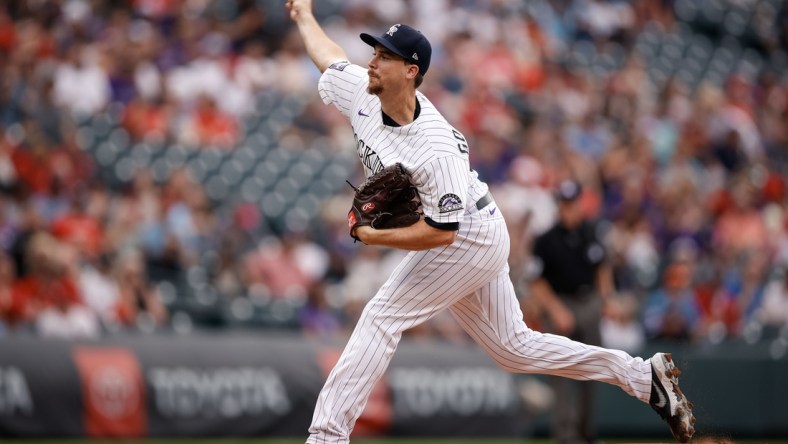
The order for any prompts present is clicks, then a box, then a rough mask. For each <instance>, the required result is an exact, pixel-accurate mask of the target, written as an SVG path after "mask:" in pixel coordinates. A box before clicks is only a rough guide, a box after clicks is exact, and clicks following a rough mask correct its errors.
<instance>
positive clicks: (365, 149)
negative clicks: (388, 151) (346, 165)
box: [353, 133, 385, 174]
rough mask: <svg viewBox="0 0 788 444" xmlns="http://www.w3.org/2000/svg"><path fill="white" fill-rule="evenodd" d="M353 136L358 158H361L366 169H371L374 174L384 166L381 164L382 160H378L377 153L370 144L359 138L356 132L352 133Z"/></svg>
mask: <svg viewBox="0 0 788 444" xmlns="http://www.w3.org/2000/svg"><path fill="white" fill-rule="evenodd" d="M353 137H355V139H356V145H358V158H359V159H361V163H362V164H363V165H364V166H365V167H366V168H367V170H368V171H371V172H372V174H375V173H377V172H379V171H380V170H382V169H383V168H385V166H383V162H381V161H380V156H378V153H376V152H375V150H373V149H372V147H371V146H369V145H367V144H366V143H364V141H363V140H361V139H359V138H358V134H355V133H354V134H353Z"/></svg>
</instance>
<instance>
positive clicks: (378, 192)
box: [347, 163, 421, 241]
mask: <svg viewBox="0 0 788 444" xmlns="http://www.w3.org/2000/svg"><path fill="white" fill-rule="evenodd" d="M348 183H350V182H348ZM350 186H351V187H353V185H352V184H351V185H350ZM353 189H354V190H355V191H356V195H355V197H354V198H353V206H352V207H350V211H348V213H347V224H348V228H350V236H351V237H352V238H353V239H355V240H357V241H358V240H360V239H359V238H358V237H357V236H356V228H358V227H360V226H365V225H367V226H370V227H372V228H376V229H386V228H400V227H409V226H411V225H413V224H415V223H416V222H418V220H419V218H421V213H420V212H419V207H420V206H421V201H420V200H419V193H418V191H416V188H415V187H414V186H413V185H412V184H411V182H410V175H409V174H408V173H407V171H405V169H404V168H403V167H402V164H399V163H396V164H394V165H391V166H389V167H386V168H384V169H382V170H381V171H379V172H377V173H375V174H374V175H372V176H371V177H369V178H368V179H367V180H366V181H365V182H364V183H363V184H361V186H359V187H358V188H356V187H353Z"/></svg>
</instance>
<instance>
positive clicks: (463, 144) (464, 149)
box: [451, 128, 468, 154]
mask: <svg viewBox="0 0 788 444" xmlns="http://www.w3.org/2000/svg"><path fill="white" fill-rule="evenodd" d="M451 132H452V134H454V138H455V139H457V140H458V142H457V148H458V149H459V150H460V152H461V153H463V154H468V142H467V141H466V140H465V137H463V135H462V134H461V133H460V132H459V131H457V130H456V129H454V128H452V129H451Z"/></svg>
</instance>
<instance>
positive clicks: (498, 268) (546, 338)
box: [307, 204, 651, 444]
mask: <svg viewBox="0 0 788 444" xmlns="http://www.w3.org/2000/svg"><path fill="white" fill-rule="evenodd" d="M495 210H496V208H495V206H494V204H493V205H490V206H488V207H486V208H484V209H482V210H481V211H475V212H473V213H472V214H466V216H465V217H464V219H463V222H462V223H461V224H460V231H459V233H458V236H457V240H456V241H455V242H454V244H452V245H450V246H447V247H441V248H434V249H432V250H426V251H414V252H411V253H409V254H408V255H407V256H406V258H405V259H403V261H402V262H401V263H400V264H399V266H398V267H397V268H396V269H395V270H394V272H393V273H392V275H391V276H390V277H389V279H388V281H386V283H385V284H384V285H383V286H382V287H381V288H380V290H379V291H378V292H377V294H376V295H375V296H374V297H373V298H372V299H371V300H370V301H369V303H368V304H367V306H366V307H365V308H364V311H363V313H362V314H361V318H360V319H359V321H358V323H357V325H356V328H355V330H354V331H353V334H352V335H351V337H350V339H349V341H348V343H347V345H346V346H345V350H344V352H343V353H342V356H341V357H340V359H339V362H338V363H337V365H336V366H335V367H334V369H333V370H332V371H331V373H330V374H329V375H328V379H327V381H326V383H325V386H324V387H323V389H322V391H321V392H320V396H319V397H318V400H317V405H316V407H315V412H314V416H313V418H312V425H311V426H310V428H309V432H310V436H309V438H308V440H307V443H313V444H317V443H347V442H349V437H350V432H351V431H352V429H353V426H354V424H355V422H356V419H357V418H358V417H359V415H361V412H362V411H363V410H364V407H365V405H366V402H367V398H368V397H369V394H370V392H371V391H372V388H373V387H374V386H375V384H376V383H377V381H378V379H380V377H381V376H382V375H383V373H384V372H385V370H386V368H387V367H388V365H389V362H390V361H391V357H392V356H393V354H394V351H395V350H396V348H397V344H398V343H399V340H400V338H401V336H402V332H403V331H405V330H407V329H409V328H411V327H414V326H416V325H418V324H420V323H422V322H425V321H426V320H428V319H430V318H431V317H432V316H434V315H435V314H437V313H439V312H440V311H442V310H444V309H447V308H448V309H449V310H451V313H452V314H453V315H454V317H455V318H456V319H457V321H458V322H459V324H460V325H461V326H462V328H463V329H465V331H466V332H467V333H468V334H469V335H470V336H471V337H473V339H474V340H475V341H476V342H477V343H478V344H479V345H480V346H481V347H482V348H483V349H484V351H485V352H486V353H487V354H488V355H489V356H490V358H492V359H493V360H494V361H495V362H496V363H497V364H498V365H499V366H500V367H501V368H503V369H505V370H508V371H510V372H516V373H539V374H547V375H556V376H563V377H567V378H572V379H577V380H591V381H601V382H606V383H609V384H613V385H616V386H618V387H621V388H622V389H623V390H624V391H625V392H627V393H628V394H630V395H632V396H635V397H636V398H638V399H640V400H641V401H643V402H648V399H649V396H650V393H651V364H650V362H649V361H648V360H643V359H641V358H635V357H632V356H629V355H628V354H627V353H625V352H622V351H618V350H609V349H604V348H601V347H594V346H589V345H585V344H582V343H579V342H574V341H571V340H569V339H567V338H565V337H562V336H556V335H552V334H543V333H539V332H536V331H533V330H531V329H529V328H528V327H527V326H526V325H525V323H524V322H523V315H522V312H521V311H520V305H519V301H518V300H517V296H516V294H515V292H514V287H513V286H512V282H511V280H510V279H509V266H508V263H507V260H508V257H509V234H508V231H507V228H506V223H505V221H504V219H503V217H502V216H501V215H500V211H495Z"/></svg>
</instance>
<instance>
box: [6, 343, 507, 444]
mask: <svg viewBox="0 0 788 444" xmlns="http://www.w3.org/2000/svg"><path fill="white" fill-rule="evenodd" d="M341 345H342V344H336V345H334V344H332V345H323V344H317V343H315V342H312V341H307V340H304V339H303V338H301V337H296V336H272V335H271V334H265V335H263V334H261V335H252V334H233V333H229V334H216V335H201V334H192V335H190V336H175V335H173V336H167V335H157V336H146V335H140V336H124V337H113V338H109V339H106V340H102V341H80V342H65V341H53V340H42V339H35V338H7V339H3V340H0V436H4V437H7V436H30V437H34V436H35V437H47V436H49V437H93V438H109V437H127V438H137V437H146V436H151V437H199V436H295V437H305V436H306V434H307V429H308V427H309V422H310V421H311V418H312V412H313V409H314V405H315V401H316V399H317V395H318V392H319V391H320V389H321V387H322V385H323V382H324V381H325V377H326V376H327V375H328V372H329V371H330V370H331V368H332V367H333V365H334V363H335V362H336V360H337V359H338V357H339V354H340V353H341ZM519 405H520V402H519V399H518V396H517V389H516V387H515V378H514V377H513V376H512V375H510V374H507V373H505V372H503V371H501V370H499V369H497V368H496V367H495V366H494V365H493V364H492V363H491V361H490V360H489V359H488V358H487V357H486V356H485V355H484V354H483V353H482V352H481V351H480V350H479V349H477V348H476V347H474V346H469V347H465V346H459V345H448V344H435V343H432V344H426V345H422V344H409V343H407V342H405V343H403V344H401V345H400V348H399V350H398V351H397V353H396V354H395V356H394V360H393V361H392V364H391V367H390V368H389V371H388V372H387V374H386V375H385V376H384V378H383V379H382V380H381V381H380V382H379V383H378V385H377V387H376V388H375V389H374V390H373V393H372V396H371V397H370V400H369V402H368V403H367V406H366V408H365V410H364V412H363V414H362V416H361V418H360V419H359V421H358V422H357V424H356V429H355V430H354V435H353V436H354V437H361V436H384V435H399V436H429V435H439V436H475V435H479V436H517V434H518V433H519V432H520V431H521V430H522V429H521V424H522V423H523V418H522V417H521V416H520V415H521V413H520V408H519Z"/></svg>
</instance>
